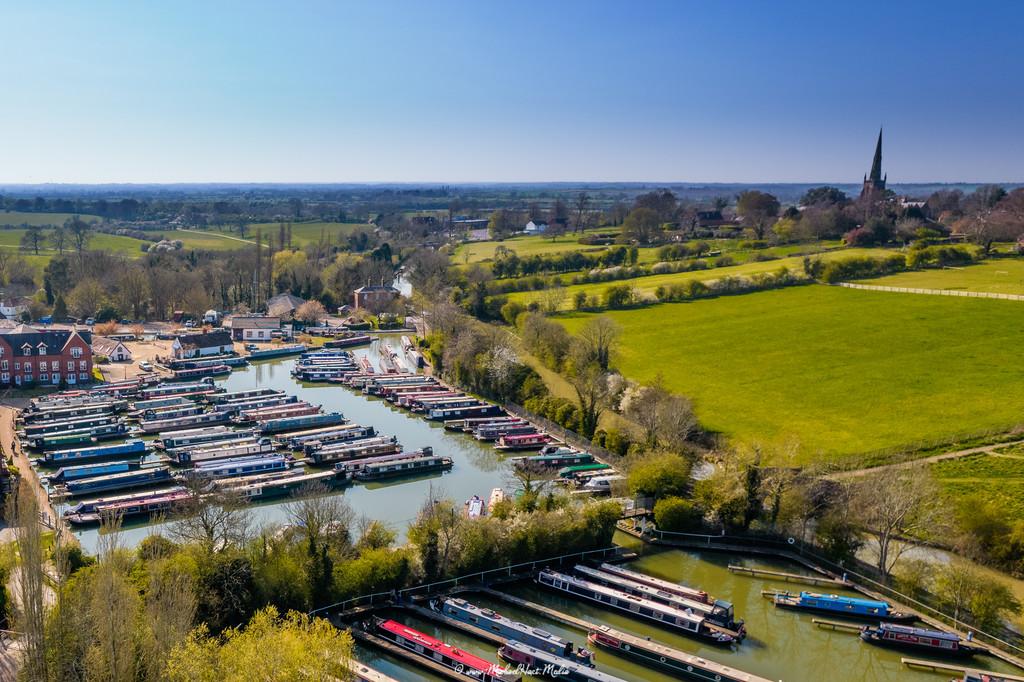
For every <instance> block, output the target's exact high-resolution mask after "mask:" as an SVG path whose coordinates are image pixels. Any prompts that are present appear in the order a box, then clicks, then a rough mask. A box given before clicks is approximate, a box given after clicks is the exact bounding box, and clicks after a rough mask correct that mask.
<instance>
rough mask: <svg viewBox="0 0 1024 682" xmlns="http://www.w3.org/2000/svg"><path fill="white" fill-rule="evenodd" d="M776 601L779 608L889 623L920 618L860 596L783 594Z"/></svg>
mask: <svg viewBox="0 0 1024 682" xmlns="http://www.w3.org/2000/svg"><path fill="white" fill-rule="evenodd" d="M774 602H775V606H777V607H779V608H784V609H793V610H796V611H812V612H814V613H827V614H829V615H833V616H843V617H845V618H855V619H858V620H887V621H894V622H898V623H913V622H914V621H915V620H917V616H915V615H914V614H912V613H904V612H902V611H896V610H894V609H893V608H892V605H891V604H889V602H884V601H877V600H875V599H863V598H861V597H844V596H841V595H838V594H818V593H816V592H801V593H799V594H791V593H789V592H782V593H779V594H776V595H775V598H774Z"/></svg>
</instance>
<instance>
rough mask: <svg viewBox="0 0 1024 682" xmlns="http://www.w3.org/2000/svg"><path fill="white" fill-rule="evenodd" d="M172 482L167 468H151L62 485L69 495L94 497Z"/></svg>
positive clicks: (94, 477)
mask: <svg viewBox="0 0 1024 682" xmlns="http://www.w3.org/2000/svg"><path fill="white" fill-rule="evenodd" d="M172 480H173V478H172V477H171V471H170V469H168V468H167V467H151V468H147V469H138V470H135V471H122V472H118V473H113V474H103V475H100V476H92V477H90V478H82V479H77V480H73V481H68V482H67V483H66V484H65V485H64V490H65V491H66V492H67V494H69V495H76V496H77V495H95V494H96V493H106V492H110V491H113V490H130V489H132V488H144V487H146V486H154V485H159V484H162V483H170V482H171V481H172Z"/></svg>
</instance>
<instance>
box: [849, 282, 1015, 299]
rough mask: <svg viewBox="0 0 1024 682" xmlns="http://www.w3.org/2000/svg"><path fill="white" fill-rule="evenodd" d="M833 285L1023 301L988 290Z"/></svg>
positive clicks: (850, 283)
mask: <svg viewBox="0 0 1024 682" xmlns="http://www.w3.org/2000/svg"><path fill="white" fill-rule="evenodd" d="M833 286H839V287H846V288H847V289H865V290H867V291H890V292H893V293H897V294H930V295H932V296H962V297H964V298H998V299H1001V300H1004V301H1024V296H1021V295H1020V294H996V293H993V292H990V291H958V290H955V289H911V288H909V287H887V286H882V285H880V284H854V283H852V282H838V283H836V284H834V285H833Z"/></svg>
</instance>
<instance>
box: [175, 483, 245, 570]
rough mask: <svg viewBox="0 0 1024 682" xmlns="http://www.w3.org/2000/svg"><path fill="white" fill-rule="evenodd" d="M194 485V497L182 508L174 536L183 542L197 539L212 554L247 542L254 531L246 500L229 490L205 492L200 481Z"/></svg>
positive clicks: (180, 508)
mask: <svg viewBox="0 0 1024 682" xmlns="http://www.w3.org/2000/svg"><path fill="white" fill-rule="evenodd" d="M190 487H192V488H193V494H192V497H191V498H190V499H189V501H188V502H187V503H185V504H183V505H181V507H179V510H178V513H177V521H175V522H174V524H173V525H172V527H171V535H172V536H173V537H174V538H175V539H177V540H178V541H179V542H194V543H196V544H198V545H199V546H200V547H202V548H203V549H204V550H205V551H206V552H208V553H213V552H219V551H221V550H223V549H225V548H226V547H230V546H237V545H241V544H243V543H244V542H245V540H246V539H247V538H248V537H249V534H250V530H251V528H250V523H251V521H250V518H249V514H248V512H247V510H246V509H245V502H244V500H242V499H241V498H240V497H239V496H238V495H234V494H231V493H225V492H219V493H205V494H201V493H200V492H199V491H198V490H197V488H198V485H197V484H196V483H192V484H190Z"/></svg>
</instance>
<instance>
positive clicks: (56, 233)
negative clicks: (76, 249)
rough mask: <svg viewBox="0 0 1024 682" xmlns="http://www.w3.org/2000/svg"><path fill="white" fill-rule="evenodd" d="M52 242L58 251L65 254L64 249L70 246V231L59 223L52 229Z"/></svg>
mask: <svg viewBox="0 0 1024 682" xmlns="http://www.w3.org/2000/svg"><path fill="white" fill-rule="evenodd" d="M50 244H52V245H53V248H55V249H57V253H58V254H60V255H61V256H63V255H64V249H66V248H67V246H68V231H67V230H66V229H64V227H63V226H61V225H58V226H57V227H55V228H53V230H51V231H50Z"/></svg>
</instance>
